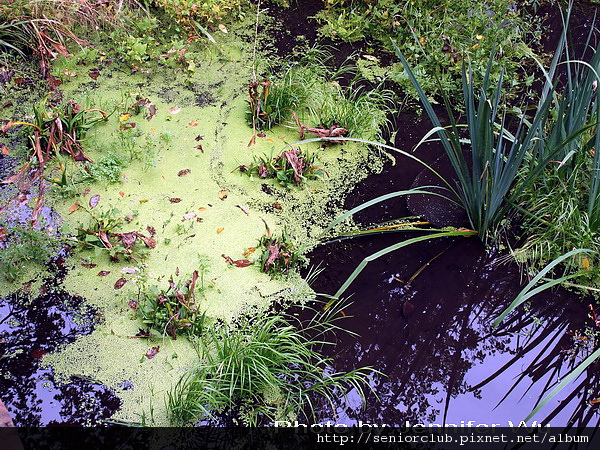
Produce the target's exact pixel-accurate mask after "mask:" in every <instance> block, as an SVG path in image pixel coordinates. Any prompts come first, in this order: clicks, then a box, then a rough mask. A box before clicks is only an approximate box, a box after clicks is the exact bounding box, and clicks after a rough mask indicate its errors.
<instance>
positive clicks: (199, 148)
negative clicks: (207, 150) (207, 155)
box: [194, 145, 204, 153]
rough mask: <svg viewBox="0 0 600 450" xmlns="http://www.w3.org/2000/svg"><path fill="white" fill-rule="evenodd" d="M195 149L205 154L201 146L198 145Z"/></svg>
mask: <svg viewBox="0 0 600 450" xmlns="http://www.w3.org/2000/svg"><path fill="white" fill-rule="evenodd" d="M194 148H195V149H197V150H200V151H201V152H202V153H204V149H203V148H202V146H201V145H196V146H195V147H194Z"/></svg>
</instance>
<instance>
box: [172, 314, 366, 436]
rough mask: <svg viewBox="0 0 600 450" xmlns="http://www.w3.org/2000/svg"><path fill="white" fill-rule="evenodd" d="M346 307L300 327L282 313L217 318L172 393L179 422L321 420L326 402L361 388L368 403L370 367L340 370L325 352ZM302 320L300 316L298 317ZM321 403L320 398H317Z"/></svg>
mask: <svg viewBox="0 0 600 450" xmlns="http://www.w3.org/2000/svg"><path fill="white" fill-rule="evenodd" d="M340 317H341V315H340V314H339V309H337V308H333V309H331V310H329V311H320V312H318V313H316V315H315V317H314V318H313V319H312V320H311V321H310V322H309V323H305V324H298V325H294V324H293V322H291V320H290V319H289V318H287V317H285V316H283V315H281V314H272V313H265V314H262V315H261V314H257V315H256V316H255V318H253V319H251V318H247V317H244V318H242V319H240V321H239V322H238V323H237V324H236V325H235V326H234V325H228V324H225V323H217V324H214V325H212V326H211V327H210V328H208V329H207V330H206V332H205V334H204V335H203V337H202V338H201V339H200V340H199V344H198V345H199V349H198V353H199V356H200V358H201V360H200V361H199V363H198V364H197V366H196V367H195V368H194V369H192V370H190V371H189V372H188V373H186V374H185V375H184V376H183V377H182V378H181V380H180V381H179V382H178V383H177V385H176V386H175V387H174V388H173V389H172V390H171V391H170V392H169V393H168V399H167V410H168V413H169V418H170V421H171V424H172V425H174V426H181V425H194V424H197V423H202V422H206V421H209V422H217V421H218V420H219V419H222V420H226V421H227V423H229V424H231V425H238V426H239V425H242V424H244V425H253V426H256V425H266V424H267V423H272V422H273V421H274V420H277V419H284V420H287V419H289V418H290V417H293V418H296V417H298V418H300V419H303V418H307V419H309V418H310V419H313V420H314V419H315V409H316V406H317V405H321V403H325V404H329V405H333V404H335V402H336V399H337V398H339V397H340V396H343V395H345V394H346V393H347V392H348V391H349V390H350V389H354V390H355V391H356V392H357V393H358V395H359V396H360V398H361V399H362V400H363V402H364V387H365V386H368V383H367V380H368V375H369V373H371V372H373V370H372V369H370V368H360V369H355V370H353V371H351V372H348V373H335V372H332V369H331V360H330V359H328V358H324V357H323V356H322V355H321V354H320V353H319V348H320V347H321V346H323V345H326V344H329V343H330V342H328V341H327V340H325V339H324V335H325V334H326V333H327V332H329V331H331V330H336V332H339V331H341V330H342V329H341V328H340V327H339V326H338V325H337V324H335V321H336V320H337V319H338V318H340ZM296 320H297V319H294V321H296ZM316 402H318V403H316Z"/></svg>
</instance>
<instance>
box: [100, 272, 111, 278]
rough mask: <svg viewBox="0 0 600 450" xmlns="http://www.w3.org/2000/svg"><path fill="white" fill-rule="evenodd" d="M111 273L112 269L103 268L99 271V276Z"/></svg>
mask: <svg viewBox="0 0 600 450" xmlns="http://www.w3.org/2000/svg"><path fill="white" fill-rule="evenodd" d="M109 273H110V270H101V271H100V272H98V276H99V277H105V276H106V275H108V274H109Z"/></svg>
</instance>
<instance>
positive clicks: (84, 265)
mask: <svg viewBox="0 0 600 450" xmlns="http://www.w3.org/2000/svg"><path fill="white" fill-rule="evenodd" d="M81 266H82V267H85V268H86V269H93V268H94V267H96V266H97V264H94V263H87V262H82V263H81Z"/></svg>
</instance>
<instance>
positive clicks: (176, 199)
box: [169, 197, 181, 203]
mask: <svg viewBox="0 0 600 450" xmlns="http://www.w3.org/2000/svg"><path fill="white" fill-rule="evenodd" d="M169 201H170V202H171V203H179V202H180V201H181V199H180V198H179V197H173V198H170V199H169Z"/></svg>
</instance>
